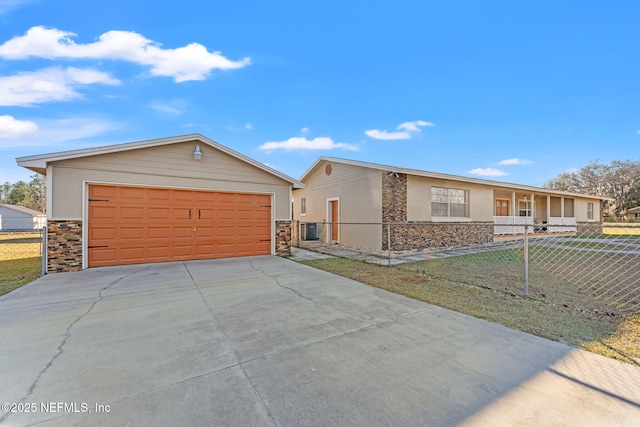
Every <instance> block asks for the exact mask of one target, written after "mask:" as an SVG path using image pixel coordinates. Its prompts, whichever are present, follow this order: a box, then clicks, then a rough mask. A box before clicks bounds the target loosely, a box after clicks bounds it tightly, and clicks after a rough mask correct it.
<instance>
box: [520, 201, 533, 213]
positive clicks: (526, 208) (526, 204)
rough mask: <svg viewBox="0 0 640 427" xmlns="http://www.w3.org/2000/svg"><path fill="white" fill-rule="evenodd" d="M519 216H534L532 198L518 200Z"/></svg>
mask: <svg viewBox="0 0 640 427" xmlns="http://www.w3.org/2000/svg"><path fill="white" fill-rule="evenodd" d="M518 216H533V209H531V200H518Z"/></svg>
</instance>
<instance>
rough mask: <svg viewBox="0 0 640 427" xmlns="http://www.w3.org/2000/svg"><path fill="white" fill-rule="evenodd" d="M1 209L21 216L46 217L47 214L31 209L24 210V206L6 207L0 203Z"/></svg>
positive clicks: (6, 205)
mask: <svg viewBox="0 0 640 427" xmlns="http://www.w3.org/2000/svg"><path fill="white" fill-rule="evenodd" d="M0 207H1V208H6V209H11V210H13V211H16V212H20V213H23V214H27V215H31V216H46V215H47V214H46V213H44V212H40V211H36V210H33V209H29V208H25V207H24V206H18V205H8V204H5V203H0Z"/></svg>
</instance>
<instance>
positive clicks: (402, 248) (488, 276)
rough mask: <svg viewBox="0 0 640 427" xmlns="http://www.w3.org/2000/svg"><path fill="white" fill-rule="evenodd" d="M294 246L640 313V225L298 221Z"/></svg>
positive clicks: (570, 303)
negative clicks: (515, 225) (568, 225)
mask: <svg viewBox="0 0 640 427" xmlns="http://www.w3.org/2000/svg"><path fill="white" fill-rule="evenodd" d="M509 227H510V228H509ZM507 228H509V230H508V231H506V230H507ZM496 231H498V232H500V234H496ZM293 244H294V246H297V247H299V248H303V249H308V250H313V251H317V252H322V253H327V254H330V255H334V256H338V257H344V258H352V259H359V260H363V261H366V262H371V263H376V264H383V265H390V266H393V268H401V269H406V270H411V271H413V272H414V273H415V274H420V275H422V276H430V277H437V278H442V279H446V280H451V281H455V282H458V283H463V284H467V285H469V286H476V287H481V288H486V289H492V290H495V291H496V292H501V293H505V294H509V295H512V296H520V297H522V296H527V297H529V298H538V299H540V301H542V302H544V301H550V300H553V301H565V303H563V304H565V306H566V307H570V308H574V309H576V310H590V311H592V312H596V313H601V314H604V315H618V314H620V315H638V314H640V224H638V225H636V224H599V223H581V224H575V225H572V226H570V227H567V226H566V225H558V226H553V225H549V224H546V223H540V224H524V225H520V226H517V227H514V225H513V224H497V223H494V222H475V223H302V222H300V223H297V224H296V226H295V230H294V236H293Z"/></svg>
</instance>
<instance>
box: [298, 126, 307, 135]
mask: <svg viewBox="0 0 640 427" xmlns="http://www.w3.org/2000/svg"><path fill="white" fill-rule="evenodd" d="M300 133H301V134H303V135H306V134H307V133H309V128H308V127H303V128H302V129H300Z"/></svg>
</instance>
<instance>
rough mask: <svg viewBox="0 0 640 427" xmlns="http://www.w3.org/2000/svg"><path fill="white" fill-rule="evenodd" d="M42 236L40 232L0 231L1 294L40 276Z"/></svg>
mask: <svg viewBox="0 0 640 427" xmlns="http://www.w3.org/2000/svg"><path fill="white" fill-rule="evenodd" d="M41 238H42V237H41V235H40V233H39V232H36V233H23V232H20V233H0V295H4V294H6V293H8V292H11V291H12V290H14V289H16V288H19V287H20V286H22V285H25V284H27V283H29V282H31V281H33V280H35V279H37V278H38V277H40V270H41V257H40V250H41Z"/></svg>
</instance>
